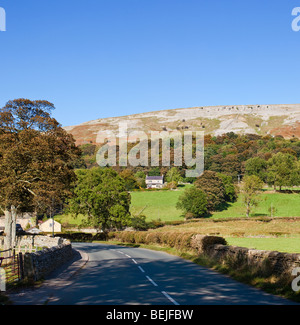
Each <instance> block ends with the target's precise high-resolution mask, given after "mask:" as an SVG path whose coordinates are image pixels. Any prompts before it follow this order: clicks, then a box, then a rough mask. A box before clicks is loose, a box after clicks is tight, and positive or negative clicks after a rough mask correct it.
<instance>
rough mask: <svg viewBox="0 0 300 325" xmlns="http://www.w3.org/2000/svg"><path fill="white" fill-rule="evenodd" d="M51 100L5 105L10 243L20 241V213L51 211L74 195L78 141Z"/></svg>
mask: <svg viewBox="0 0 300 325" xmlns="http://www.w3.org/2000/svg"><path fill="white" fill-rule="evenodd" d="M53 109H54V105H53V104H52V103H50V102H48V101H41V100H38V101H31V100H28V99H16V100H12V101H9V102H8V103H7V104H6V105H5V106H4V107H3V108H2V109H0V174H1V179H0V208H1V210H2V211H3V212H4V214H5V234H6V239H5V246H6V247H12V246H14V244H15V231H16V229H15V228H16V227H15V224H16V217H17V214H18V213H19V212H24V211H26V212H32V211H34V212H39V211H45V210H47V209H48V208H49V207H54V206H55V205H58V204H61V203H63V201H64V199H65V198H66V197H68V196H70V195H71V191H70V189H71V187H72V184H73V183H74V182H75V180H76V175H75V173H74V170H73V162H74V161H75V160H76V159H78V157H79V156H80V150H79V149H78V148H77V147H76V146H75V142H74V139H73V137H72V136H71V135H69V134H68V133H67V132H66V131H65V130H64V129H63V128H62V127H61V126H60V124H59V123H58V122H57V121H56V120H55V119H54V118H52V117H51V111H52V110H53Z"/></svg>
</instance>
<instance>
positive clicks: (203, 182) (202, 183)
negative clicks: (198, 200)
mask: <svg viewBox="0 0 300 325" xmlns="http://www.w3.org/2000/svg"><path fill="white" fill-rule="evenodd" d="M194 184H195V186H196V187H197V188H198V189H201V190H202V191H203V192H204V193H205V194H206V196H207V209H208V210H209V211H217V210H219V209H221V208H222V206H223V205H224V204H225V203H226V194H225V186H224V183H223V180H222V179H221V178H220V177H219V176H218V173H216V172H213V171H210V170H206V171H204V173H203V174H202V175H201V176H200V177H198V178H197V180H196V181H195V183H194Z"/></svg>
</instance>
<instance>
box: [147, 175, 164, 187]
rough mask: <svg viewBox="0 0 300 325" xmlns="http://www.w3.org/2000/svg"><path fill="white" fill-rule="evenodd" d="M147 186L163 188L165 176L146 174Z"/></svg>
mask: <svg viewBox="0 0 300 325" xmlns="http://www.w3.org/2000/svg"><path fill="white" fill-rule="evenodd" d="M146 186H147V188H162V187H163V186H164V176H148V175H147V176H146Z"/></svg>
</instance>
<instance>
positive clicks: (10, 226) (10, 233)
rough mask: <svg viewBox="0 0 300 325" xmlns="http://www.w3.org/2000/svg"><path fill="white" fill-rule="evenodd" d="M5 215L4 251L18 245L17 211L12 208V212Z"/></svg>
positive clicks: (8, 211) (9, 211)
mask: <svg viewBox="0 0 300 325" xmlns="http://www.w3.org/2000/svg"><path fill="white" fill-rule="evenodd" d="M4 215H5V238H4V249H10V248H13V247H14V246H15V244H16V219H17V209H16V207H15V206H11V208H10V210H5V211H4Z"/></svg>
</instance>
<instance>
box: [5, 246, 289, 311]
mask: <svg viewBox="0 0 300 325" xmlns="http://www.w3.org/2000/svg"><path fill="white" fill-rule="evenodd" d="M72 245H73V248H75V249H76V250H78V251H80V252H81V258H80V259H78V260H76V261H75V262H73V263H71V264H70V265H68V267H67V268H66V269H65V270H64V271H63V272H61V273H60V272H57V273H56V274H53V275H52V277H51V278H50V279H48V280H47V281H45V283H44V284H43V285H42V287H41V288H39V289H35V290H25V291H23V292H19V293H17V294H12V295H11V297H10V298H11V300H12V301H13V303H14V304H18V305H42V304H48V305H173V306H179V305H288V304H295V303H293V302H291V301H288V300H285V299H283V298H280V297H277V296H273V295H269V294H267V293H264V292H262V291H261V290H258V289H255V288H252V287H250V286H247V285H244V284H241V283H239V282H237V281H235V280H232V279H231V278H229V277H227V276H225V275H222V274H219V273H217V272H214V271H212V270H209V269H207V268H204V267H201V266H198V265H196V264H194V263H192V262H189V261H186V260H184V259H182V258H179V257H176V256H172V255H169V254H166V253H163V252H157V251H151V250H148V249H141V248H129V247H122V246H114V245H105V244H91V243H73V244H72ZM83 257H84V258H83ZM82 260H83V262H84V263H82ZM80 261H81V263H80ZM70 272H71V273H70ZM70 275H72V276H71V277H70Z"/></svg>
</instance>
